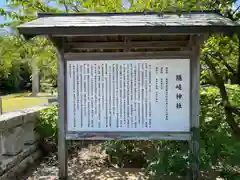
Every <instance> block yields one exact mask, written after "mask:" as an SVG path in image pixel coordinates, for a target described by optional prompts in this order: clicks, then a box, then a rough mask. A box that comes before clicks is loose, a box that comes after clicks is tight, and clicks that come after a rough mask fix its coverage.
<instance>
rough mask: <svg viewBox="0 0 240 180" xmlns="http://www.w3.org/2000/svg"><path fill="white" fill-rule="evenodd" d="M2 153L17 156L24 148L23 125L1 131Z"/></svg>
mask: <svg viewBox="0 0 240 180" xmlns="http://www.w3.org/2000/svg"><path fill="white" fill-rule="evenodd" d="M1 134H2V135H1V136H2V138H1V144H2V154H3V155H7V156H15V155H17V154H18V153H20V152H21V151H22V150H23V147H24V132H23V127H22V126H18V127H15V128H11V129H7V130H5V131H2V132H1Z"/></svg>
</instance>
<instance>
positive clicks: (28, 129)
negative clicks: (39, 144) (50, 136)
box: [23, 122, 39, 145]
mask: <svg viewBox="0 0 240 180" xmlns="http://www.w3.org/2000/svg"><path fill="white" fill-rule="evenodd" d="M35 124H36V122H29V123H27V124H24V125H23V129H24V144H25V145H29V144H34V143H35V142H36V141H37V140H38V139H39V135H38V134H37V132H36V131H35V130H34V128H35Z"/></svg>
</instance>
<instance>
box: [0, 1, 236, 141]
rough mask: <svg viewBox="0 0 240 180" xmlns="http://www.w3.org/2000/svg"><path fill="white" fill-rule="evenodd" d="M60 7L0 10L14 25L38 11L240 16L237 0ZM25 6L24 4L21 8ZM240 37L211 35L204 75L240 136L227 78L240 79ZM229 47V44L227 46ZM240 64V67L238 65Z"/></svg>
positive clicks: (39, 4)
mask: <svg viewBox="0 0 240 180" xmlns="http://www.w3.org/2000/svg"><path fill="white" fill-rule="evenodd" d="M50 1H51V2H56V7H50V6H49V5H47V4H46V3H44V1H41V0H8V1H7V2H9V3H10V7H11V8H12V9H16V8H17V9H18V10H17V11H14V12H13V11H8V12H7V11H5V10H3V9H1V10H0V12H1V14H2V15H5V16H8V17H11V18H12V19H13V20H14V21H13V23H12V24H11V26H12V27H13V28H14V27H15V26H16V25H17V24H19V23H23V22H26V21H29V20H32V19H34V18H36V12H67V13H69V12H122V11H160V12H161V11H173V12H176V13H178V12H179V13H180V11H182V10H185V11H190V10H219V11H220V13H221V14H222V15H223V16H226V17H228V18H230V19H232V20H238V19H239V17H240V12H239V9H240V7H237V8H236V9H235V10H233V9H232V6H233V3H236V1H237V0H129V1H128V2H129V7H124V6H123V4H122V1H121V0H89V1H86V0H56V1H53V0H50ZM19 7H22V8H19ZM239 45H240V44H239V37H238V36H236V35H232V37H230V36H223V35H221V36H219V35H214V36H211V37H210V38H209V40H208V41H207V42H206V43H205V45H204V47H203V49H202V56H201V59H202V61H201V62H202V76H201V80H202V83H204V84H211V85H213V86H217V87H218V88H219V89H220V94H221V97H222V104H223V105H224V110H225V114H226V122H227V123H228V125H229V126H230V127H231V129H232V132H233V134H234V135H235V136H237V137H240V127H239V122H238V120H237V119H238V118H239V115H240V107H239V106H238V105H233V104H231V101H230V100H229V97H228V92H227V90H226V88H225V82H226V80H227V79H231V82H232V83H234V84H239V83H240V56H239V54H240V50H239ZM226 47H227V48H226ZM235 67H237V68H235Z"/></svg>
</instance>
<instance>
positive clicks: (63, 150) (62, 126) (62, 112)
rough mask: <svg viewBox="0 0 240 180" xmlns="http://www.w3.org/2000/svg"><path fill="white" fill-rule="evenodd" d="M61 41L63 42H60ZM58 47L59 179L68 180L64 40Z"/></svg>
mask: <svg viewBox="0 0 240 180" xmlns="http://www.w3.org/2000/svg"><path fill="white" fill-rule="evenodd" d="M60 43H61V44H60ZM60 43H59V46H60V47H59V48H58V105H59V108H58V109H59V123H58V128H59V132H58V161H59V179H60V180H66V179H67V177H68V172H67V171H68V167H67V143H66V81H65V77H66V76H65V73H66V72H65V71H66V69H65V64H66V62H65V60H64V49H63V41H60Z"/></svg>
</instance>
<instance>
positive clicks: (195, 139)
mask: <svg viewBox="0 0 240 180" xmlns="http://www.w3.org/2000/svg"><path fill="white" fill-rule="evenodd" d="M200 38H201V37H200V36H193V37H192V43H191V46H192V58H191V61H190V68H191V69H190V72H191V78H190V87H191V96H190V101H191V102H190V108H191V109H190V118H191V121H190V123H191V133H192V138H191V140H190V142H189V145H190V153H191V154H190V155H191V156H190V157H191V159H190V160H191V162H190V169H191V173H190V179H191V180H198V179H199V178H200V170H199V163H200V161H199V154H200V128H199V113H200V102H199V101H200V46H201V41H200V40H201V39H200Z"/></svg>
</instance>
